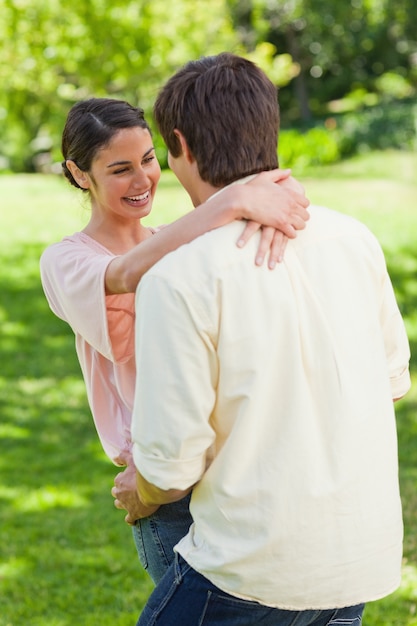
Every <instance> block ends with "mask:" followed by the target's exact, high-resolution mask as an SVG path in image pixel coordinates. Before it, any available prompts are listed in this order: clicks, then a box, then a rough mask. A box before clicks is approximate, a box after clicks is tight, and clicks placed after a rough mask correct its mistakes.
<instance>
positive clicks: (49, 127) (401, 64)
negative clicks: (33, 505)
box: [0, 0, 417, 172]
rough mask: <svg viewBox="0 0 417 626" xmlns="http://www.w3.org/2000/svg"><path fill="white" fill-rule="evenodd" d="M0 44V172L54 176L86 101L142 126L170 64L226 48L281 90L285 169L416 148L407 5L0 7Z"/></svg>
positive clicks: (82, 0)
mask: <svg viewBox="0 0 417 626" xmlns="http://www.w3.org/2000/svg"><path fill="white" fill-rule="evenodd" d="M0 41H1V46H0V76H1V90H0V168H1V170H3V171H13V172H22V171H25V172H29V171H51V170H53V168H54V163H56V161H59V160H60V158H61V155H60V149H59V143H60V134H61V130H62V128H63V124H64V120H65V117H66V114H67V112H68V110H69V108H70V107H71V105H72V104H73V103H74V102H76V101H77V100H80V99H82V98H87V97H90V96H108V95H110V96H113V97H117V98H123V99H127V100H128V101H129V102H131V103H132V104H135V105H140V106H141V107H142V108H143V109H145V113H146V114H147V116H148V118H149V120H150V119H151V112H152V103H153V101H154V99H155V95H156V93H157V91H158V89H159V88H160V87H161V85H162V84H163V83H164V81H165V80H166V79H167V78H168V77H169V76H170V75H171V74H172V73H173V72H174V71H175V70H176V69H177V68H178V67H179V66H180V65H182V64H183V63H185V62H186V61H188V60H189V59H194V58H197V57H199V56H201V55H210V54H216V53H218V52H220V51H222V50H229V51H234V52H236V53H239V54H242V55H247V56H249V57H250V58H251V59H253V60H254V61H256V62H257V63H258V64H259V65H260V66H261V67H262V68H263V69H264V70H265V71H266V72H267V73H268V75H269V77H270V78H271V79H272V80H273V81H274V82H275V83H276V84H277V85H278V86H279V88H280V104H281V111H282V128H283V130H284V132H283V133H282V135H281V140H280V158H281V161H282V163H283V165H285V166H294V164H297V167H302V166H303V165H308V164H310V163H311V162H313V163H315V164H321V163H331V162H335V161H337V160H340V159H343V158H346V157H349V156H352V155H354V154H356V153H358V152H359V153H360V152H363V151H365V150H372V149H380V148H382V149H386V148H400V149H412V148H415V147H416V132H417V131H416V128H417V108H416V105H415V101H416V88H417V0H395V2H393V1H392V0H345V1H343V2H340V0H287V1H285V0H283V1H279V0H174V1H172V2H169V3H168V2H167V0H112V1H111V2H110V1H106V0H71V1H66V2H65V1H64V0H44V1H43V2H39V1H38V0H0ZM158 156H159V158H160V159H161V162H162V164H163V165H164V163H165V161H164V158H165V150H164V147H163V145H162V144H159V145H158Z"/></svg>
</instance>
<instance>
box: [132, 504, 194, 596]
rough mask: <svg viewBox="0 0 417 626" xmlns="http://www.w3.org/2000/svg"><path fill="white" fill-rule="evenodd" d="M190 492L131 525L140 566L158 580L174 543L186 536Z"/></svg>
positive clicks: (171, 558)
mask: <svg viewBox="0 0 417 626" xmlns="http://www.w3.org/2000/svg"><path fill="white" fill-rule="evenodd" d="M190 498H191V495H188V496H186V497H185V498H183V499H182V500H179V501H178V502H173V503H172V504H164V505H163V506H161V507H160V508H159V509H158V510H157V511H156V512H155V513H154V514H153V515H150V516H149V517H145V518H144V519H140V520H137V521H136V522H135V525H134V526H132V531H133V539H134V541H135V544H136V549H137V551H138V555H139V561H140V562H141V564H142V567H143V568H144V569H145V570H146V571H147V572H148V574H149V575H150V577H151V578H152V580H153V581H154V583H155V584H157V583H158V582H159V581H160V580H161V578H162V577H163V575H164V574H165V572H166V571H167V569H168V567H169V566H170V565H171V563H172V562H173V560H174V546H175V545H176V544H177V543H178V542H179V540H180V539H182V538H183V537H185V535H186V534H187V533H188V529H189V528H190V526H191V524H192V521H193V519H192V517H191V513H190V510H189V506H190Z"/></svg>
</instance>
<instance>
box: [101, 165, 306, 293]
mask: <svg viewBox="0 0 417 626" xmlns="http://www.w3.org/2000/svg"><path fill="white" fill-rule="evenodd" d="M276 183H279V184H276ZM308 205H309V201H308V200H307V198H306V197H305V195H304V191H303V188H302V186H301V185H300V184H299V183H297V181H295V180H294V179H291V178H290V172H289V170H271V171H270V172H262V173H261V174H258V175H257V176H256V177H255V178H254V179H253V180H251V181H250V182H249V183H246V184H245V185H232V186H230V187H228V188H227V189H225V190H224V191H223V192H222V193H220V194H218V195H216V197H214V198H212V199H209V200H208V201H207V202H205V203H204V204H201V205H200V206H198V207H196V208H195V209H194V210H192V211H190V212H189V213H187V214H186V215H184V216H183V217H181V218H179V219H178V220H176V221H175V222H173V223H172V224H169V225H168V226H165V227H164V228H163V229H161V230H160V231H158V232H157V233H155V235H154V236H152V237H150V238H149V239H146V240H145V241H143V242H141V243H140V244H138V245H137V246H135V248H133V249H132V250H130V251H129V252H127V253H126V254H124V255H122V256H119V257H116V258H115V259H114V260H113V261H112V262H111V263H110V264H109V265H108V268H107V271H106V276H105V283H106V293H107V294H114V293H129V292H133V291H135V290H136V287H137V285H138V283H139V281H140V279H141V278H142V276H143V274H144V273H145V272H146V271H147V270H148V269H149V268H150V267H152V265H154V264H155V263H156V262H157V261H159V259H161V258H162V257H163V256H165V254H168V253H169V252H172V251H173V250H176V249H177V248H178V247H179V246H181V245H183V244H185V243H188V242H190V241H192V240H193V239H195V238H196V237H199V236H200V235H202V234H204V233H206V232H207V231H209V230H213V229H214V228H218V227H220V226H223V225H224V224H228V223H229V222H232V221H234V220H236V219H247V220H252V221H256V222H257V223H258V224H261V225H264V226H271V227H273V228H274V229H276V230H279V231H280V232H282V233H283V234H284V235H286V236H287V237H290V238H294V237H295V236H296V231H297V230H300V229H303V228H304V227H305V223H306V221H307V220H308V218H309V214H308V211H307V207H308ZM247 238H248V236H247V235H243V240H241V241H243V242H244V241H245V240H247ZM264 247H265V246H264ZM264 253H265V250H264V251H263V254H264ZM257 262H258V263H259V255H258V257H257Z"/></svg>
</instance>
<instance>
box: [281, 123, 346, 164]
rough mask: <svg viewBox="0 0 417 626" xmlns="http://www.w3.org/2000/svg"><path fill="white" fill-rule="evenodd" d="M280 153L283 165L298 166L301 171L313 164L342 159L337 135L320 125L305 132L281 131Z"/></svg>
mask: <svg viewBox="0 0 417 626" xmlns="http://www.w3.org/2000/svg"><path fill="white" fill-rule="evenodd" d="M278 153H279V163H280V166H281V167H297V168H298V170H299V171H300V170H304V169H305V168H307V167H310V166H311V165H325V164H327V163H334V162H336V161H338V160H339V159H340V151H339V147H338V144H337V141H336V138H335V136H334V135H333V134H332V133H330V132H329V131H327V130H326V129H325V128H319V127H317V128H312V129H311V130H308V131H307V132H305V133H300V132H299V131H296V130H283V131H281V132H280V135H279V149H278Z"/></svg>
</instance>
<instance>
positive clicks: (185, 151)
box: [174, 128, 195, 163]
mask: <svg viewBox="0 0 417 626" xmlns="http://www.w3.org/2000/svg"><path fill="white" fill-rule="evenodd" d="M174 135H175V136H176V137H177V138H178V141H179V142H180V145H181V151H182V153H183V155H184V157H185V159H186V161H187V162H188V163H193V162H194V161H195V159H194V156H193V153H192V152H191V150H190V148H189V146H188V143H187V140H186V138H185V137H184V135H183V134H182V132H181V131H180V130H178V128H174Z"/></svg>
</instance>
